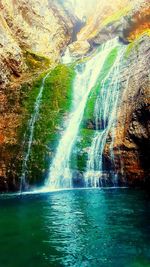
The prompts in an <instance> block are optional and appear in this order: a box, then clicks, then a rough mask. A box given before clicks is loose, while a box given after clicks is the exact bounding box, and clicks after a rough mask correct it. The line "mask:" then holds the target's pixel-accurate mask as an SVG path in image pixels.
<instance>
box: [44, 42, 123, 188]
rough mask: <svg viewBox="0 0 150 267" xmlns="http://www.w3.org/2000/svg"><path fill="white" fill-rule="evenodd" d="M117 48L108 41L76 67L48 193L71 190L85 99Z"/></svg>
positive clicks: (114, 43)
mask: <svg viewBox="0 0 150 267" xmlns="http://www.w3.org/2000/svg"><path fill="white" fill-rule="evenodd" d="M116 46H118V40H117V39H113V40H110V41H108V42H107V43H106V44H104V45H103V46H102V48H101V50H100V51H99V52H98V53H97V54H96V55H95V56H93V57H92V58H91V59H90V60H88V61H87V62H86V63H84V64H82V65H77V67H76V78H75V80H74V86H73V100H72V112H71V114H70V116H69V120H68V123H67V127H66V129H65V131H64V133H63V134H62V137H61V138H60V141H59V145H58V148H57V151H56V155H55V157H54V160H53V162H52V165H51V166H50V170H49V177H48V181H47V183H46V187H48V188H49V189H50V190H52V189H56V188H71V187H72V173H71V170H70V155H71V152H72V149H73V147H74V143H75V141H76V138H77V135H78V131H79V128H80V124H81V121H82V118H83V114H84V110H85V107H86V103H87V99H88V96H89V94H90V92H91V90H92V88H93V87H94V86H95V85H96V83H97V81H98V78H99V75H100V73H101V71H102V68H103V65H104V62H105V60H106V58H107V56H108V55H109V53H110V52H111V51H112V49H113V48H115V47H116ZM66 56H67V59H65V58H64V60H65V62H67V60H68V56H69V57H70V55H69V54H68V51H67V53H66ZM119 58H120V57H119ZM69 60H70V58H69ZM110 112H111V110H110Z"/></svg>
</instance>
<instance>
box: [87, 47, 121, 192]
mask: <svg viewBox="0 0 150 267" xmlns="http://www.w3.org/2000/svg"><path fill="white" fill-rule="evenodd" d="M118 48H119V47H118ZM123 55H124V47H121V46H120V48H119V49H118V56H117V58H116V60H115V63H114V65H113V66H112V68H111V70H110V72H109V73H108V75H107V76H106V77H105V79H104V80H103V81H102V84H101V89H100V93H99V96H98V97H97V100H96V105H95V112H94V113H95V114H94V115H95V124H96V130H97V131H96V133H95V136H94V138H93V141H92V144H91V147H90V151H89V154H88V162H87V171H86V173H85V175H84V178H85V183H86V187H89V186H90V187H103V186H107V185H108V184H107V182H106V179H107V177H106V176H107V175H106V173H104V170H103V152H104V148H105V144H106V140H107V137H108V135H109V134H110V132H111V139H112V140H111V142H110V143H111V144H110V157H111V160H112V161H113V159H114V154H113V141H114V135H115V132H114V129H115V123H116V118H117V107H118V102H119V97H120V93H121V92H120V81H119V73H120V67H121V66H122V60H123ZM113 182H114V185H115V186H116V182H117V176H116V175H115V174H114V177H113Z"/></svg>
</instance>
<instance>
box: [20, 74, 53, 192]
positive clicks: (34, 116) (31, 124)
mask: <svg viewBox="0 0 150 267" xmlns="http://www.w3.org/2000/svg"><path fill="white" fill-rule="evenodd" d="M48 75H49V73H47V74H46V76H45V77H44V78H43V80H42V84H41V87H40V90H39V94H38V96H37V98H36V101H35V105H34V111H33V114H32V116H31V118H30V120H29V122H28V130H29V135H28V136H29V137H26V136H27V134H26V135H25V137H24V144H25V143H27V150H26V152H25V155H24V158H23V164H22V174H21V178H20V191H22V190H23V189H25V188H26V187H27V184H26V174H27V170H28V169H27V163H28V160H29V156H30V152H31V146H32V142H33V136H34V126H35V122H36V120H37V118H38V114H39V107H40V103H41V99H42V94H43V90H44V84H45V80H46V79H47V77H48ZM27 138H28V139H27Z"/></svg>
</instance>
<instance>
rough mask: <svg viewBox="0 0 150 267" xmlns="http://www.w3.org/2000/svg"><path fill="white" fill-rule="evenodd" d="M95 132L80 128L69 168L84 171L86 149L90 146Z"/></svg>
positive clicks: (86, 157)
mask: <svg viewBox="0 0 150 267" xmlns="http://www.w3.org/2000/svg"><path fill="white" fill-rule="evenodd" d="M94 134H95V131H94V130H92V129H85V128H81V129H80V131H79V134H78V138H77V142H76V145H75V147H74V149H73V152H72V155H71V160H70V163H71V165H70V167H71V168H72V169H76V170H79V171H85V170H86V162H87V159H88V149H89V147H90V146H91V142H92V139H93V136H94Z"/></svg>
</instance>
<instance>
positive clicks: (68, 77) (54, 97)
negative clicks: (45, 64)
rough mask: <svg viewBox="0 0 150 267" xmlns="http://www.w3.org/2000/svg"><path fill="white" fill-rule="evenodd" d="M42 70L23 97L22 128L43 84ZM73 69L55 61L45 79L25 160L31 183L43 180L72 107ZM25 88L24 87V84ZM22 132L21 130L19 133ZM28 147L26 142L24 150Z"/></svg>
mask: <svg viewBox="0 0 150 267" xmlns="http://www.w3.org/2000/svg"><path fill="white" fill-rule="evenodd" d="M44 76H45V73H44V74H42V75H41V76H40V77H39V78H38V79H37V80H36V81H35V82H34V83H33V86H32V87H31V88H29V89H28V92H27V93H26V97H25V98H24V101H23V103H22V104H23V107H24V114H25V115H24V121H23V125H22V129H24V132H25V130H26V129H27V128H28V120H29V118H30V117H31V114H33V112H34V103H35V101H36V98H37V95H38V93H39V90H40V87H41V85H42V80H43V77H44ZM73 78H74V69H73V68H72V67H68V66H65V65H58V66H57V67H56V68H55V69H54V70H52V71H51V73H50V74H49V76H48V77H47V79H46V80H45V85H44V90H43V95H42V99H41V104H40V109H39V115H38V120H37V121H36V123H35V128H34V139H33V144H32V150H31V153H30V158H29V161H28V170H29V173H28V179H29V180H30V183H31V184H35V183H36V184H37V183H39V184H40V183H42V182H43V177H45V175H46V173H47V172H48V168H49V163H50V159H52V157H53V153H54V151H55V149H56V144H57V143H58V139H59V132H60V131H59V130H58V129H59V128H61V127H62V121H63V116H64V115H67V112H69V110H70V107H71V98H72V81H73ZM24 90H25V88H24ZM29 134H30V133H29V130H27V136H29ZM21 135H22V136H23V131H22V133H21ZM26 149H27V144H26V145H25V146H24V150H26Z"/></svg>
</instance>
